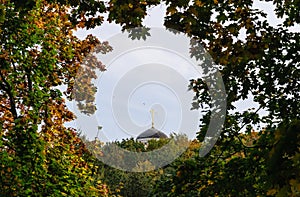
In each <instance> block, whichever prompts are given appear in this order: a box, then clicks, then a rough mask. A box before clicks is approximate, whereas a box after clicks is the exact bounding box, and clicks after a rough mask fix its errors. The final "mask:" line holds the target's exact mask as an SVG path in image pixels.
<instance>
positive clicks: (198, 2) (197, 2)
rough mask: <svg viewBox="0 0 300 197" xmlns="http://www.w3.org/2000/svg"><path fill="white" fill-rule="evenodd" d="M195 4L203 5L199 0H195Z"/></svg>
mask: <svg viewBox="0 0 300 197" xmlns="http://www.w3.org/2000/svg"><path fill="white" fill-rule="evenodd" d="M195 5H196V6H199V7H202V6H204V3H203V2H201V1H200V0H196V1H195Z"/></svg>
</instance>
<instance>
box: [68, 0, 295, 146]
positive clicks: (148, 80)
mask: <svg viewBox="0 0 300 197" xmlns="http://www.w3.org/2000/svg"><path fill="white" fill-rule="evenodd" d="M253 7H255V8H259V9H263V10H264V11H265V12H266V13H267V14H268V15H267V17H268V21H269V22H270V24H271V25H274V26H276V25H277V24H280V23H282V22H283V20H282V19H277V18H276V17H275V14H274V12H273V10H274V6H273V5H272V3H270V2H264V3H262V2H259V1H255V3H254V6H253ZM149 11H150V12H149V14H148V16H146V18H145V20H144V24H145V25H146V26H147V27H150V28H154V27H157V28H164V27H163V20H164V13H165V6H164V5H159V6H156V7H154V8H151V9H150V10H149ZM298 28H299V27H293V28H291V29H290V30H291V31H297V29H298ZM75 34H76V35H77V36H78V37H79V38H84V37H86V36H87V35H88V34H93V35H95V36H97V37H98V38H99V39H100V40H101V41H106V40H108V41H109V43H112V44H113V45H114V44H115V46H113V48H115V49H116V50H117V47H119V46H120V42H121V43H122V45H124V46H127V47H128V46H129V48H126V47H123V49H122V47H121V49H119V50H121V51H119V53H118V54H119V55H118V56H117V57H114V56H113V55H108V57H102V56H101V57H99V59H101V60H102V58H106V59H108V61H107V63H108V64H109V66H108V67H107V71H105V72H103V73H99V80H97V82H96V85H97V87H98V92H97V94H96V106H97V112H96V113H95V115H93V116H90V117H88V116H85V115H82V114H80V113H79V112H78V111H77V110H76V106H75V103H70V102H69V103H67V105H68V106H69V107H70V108H71V110H72V109H73V110H74V111H75V112H76V115H77V117H78V119H77V120H76V121H75V122H71V123H69V124H67V125H68V126H75V128H77V129H79V130H81V131H82V133H83V134H84V135H86V136H87V137H88V138H89V139H94V138H95V137H96V136H97V137H98V138H100V140H102V141H115V140H121V139H123V138H130V137H133V138H136V137H137V136H138V134H140V133H141V132H143V131H144V130H146V129H148V128H150V127H151V122H152V119H151V113H150V110H151V109H153V110H154V125H155V127H156V128H157V129H159V130H161V131H163V132H164V133H166V134H167V135H169V134H170V133H172V132H175V133H178V132H179V131H180V132H183V133H185V134H187V135H188V136H189V138H195V136H196V131H197V130H198V125H199V123H200V122H199V119H200V117H201V113H199V111H190V110H189V108H190V107H191V102H190V101H192V98H193V94H192V92H190V91H187V85H188V81H189V79H191V78H194V77H199V75H201V73H199V71H198V70H197V69H195V67H194V65H192V64H193V63H192V62H191V61H189V60H188V59H186V58H185V57H184V56H182V55H180V54H176V53H174V50H172V49H170V50H168V48H167V49H166V48H164V49H163V48H159V47H152V48H151V47H150V48H149V47H148V48H143V47H140V48H137V49H134V50H132V46H131V45H130V44H128V45H127V41H124V40H126V38H123V37H122V36H121V35H120V34H121V28H120V26H119V25H116V24H114V23H108V22H105V23H104V24H103V25H102V26H100V27H97V28H95V29H93V30H89V31H86V30H78V31H77V32H76V33H75ZM154 37H155V36H154ZM240 39H243V35H241V37H240ZM120 40H121V41H120ZM178 40H180V39H178ZM178 40H177V39H173V41H172V43H171V44H170V45H172V46H173V45H174V47H176V43H175V41H176V42H178ZM114 42H115V43H114ZM128 42H129V41H128ZM161 42H162V43H163V42H165V41H164V40H161ZM183 42H184V41H183ZM144 44H145V43H144ZM146 44H147V43H146ZM158 45H159V44H158ZM130 47H131V48H130ZM187 47H188V46H187ZM133 48H134V47H133ZM129 49H130V50H129ZM122 50H123V51H122ZM120 54H121V55H120ZM112 59H113V60H112ZM251 100H252V96H251V95H250V96H249V98H248V99H247V100H244V101H240V102H238V103H236V107H237V109H236V111H243V110H247V109H248V108H252V107H254V108H257V107H258V105H257V104H255V103H253V102H252V101H251ZM188 111H189V112H188ZM260 114H261V115H263V114H266V112H264V111H261V112H260ZM98 126H101V127H102V129H101V131H99V132H98V129H97V128H98Z"/></svg>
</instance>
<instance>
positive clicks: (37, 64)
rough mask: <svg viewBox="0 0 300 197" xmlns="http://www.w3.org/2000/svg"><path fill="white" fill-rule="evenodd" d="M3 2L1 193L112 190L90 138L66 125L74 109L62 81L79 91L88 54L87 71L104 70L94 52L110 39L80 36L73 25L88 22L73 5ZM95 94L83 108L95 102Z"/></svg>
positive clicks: (104, 192)
mask: <svg viewBox="0 0 300 197" xmlns="http://www.w3.org/2000/svg"><path fill="white" fill-rule="evenodd" d="M22 3H24V4H22ZM29 4H30V6H29ZM79 9H81V8H80V7H79ZM1 10H2V12H1V17H2V18H1V23H0V25H1V31H0V39H1V49H0V50H1V51H0V62H1V70H0V109H1V112H0V122H1V124H0V125H1V127H0V136H1V139H0V151H1V152H0V155H1V160H0V162H1V164H0V173H1V178H0V182H1V184H0V185H1V187H0V194H1V196H94V195H107V189H106V188H105V187H106V186H105V185H104V184H102V183H101V181H98V182H96V181H94V179H93V171H94V170H95V169H93V168H94V167H93V166H92V163H93V162H91V161H92V159H91V156H89V153H88V152H87V150H86V149H85V146H84V144H83V143H82V142H81V140H80V139H79V137H78V136H77V134H76V132H75V130H73V129H71V128H66V127H65V126H64V123H65V122H68V121H70V120H73V119H74V115H73V113H72V112H70V111H69V110H68V109H67V107H66V105H65V100H64V99H63V95H62V93H61V91H60V90H59V89H58V87H59V86H61V85H66V86H67V87H68V89H67V90H66V91H65V94H66V95H67V96H68V97H69V98H71V97H72V88H73V86H74V78H75V77H76V76H77V74H78V73H77V72H78V70H79V66H80V64H84V63H86V62H88V65H89V67H85V68H83V69H84V70H83V71H84V72H89V73H93V72H95V70H96V69H100V70H104V67H103V65H102V64H101V63H100V62H98V61H96V58H95V57H94V58H93V56H91V55H90V56H88V55H87V54H90V52H91V51H93V50H95V51H98V52H99V51H102V52H106V51H109V50H110V47H109V46H108V44H107V43H100V41H99V40H98V39H96V38H95V37H93V36H88V37H87V38H86V39H85V40H79V39H78V38H76V37H75V36H74V35H73V31H74V30H75V29H76V28H77V27H80V26H82V23H75V24H72V21H71V20H70V17H71V15H70V14H69V12H68V6H67V5H61V4H58V3H49V2H46V1H42V0H41V1H26V2H23V1H22V2H21V1H3V2H2V5H1ZM95 46H98V48H97V47H95ZM86 56H87V58H86V59H84V57H86ZM83 60H84V61H85V62H84V61H83ZM82 74H83V75H84V74H85V73H81V75H82ZM78 76H79V77H80V73H79V75H78ZM86 80H91V78H86ZM85 84H86V85H87V86H86V88H87V90H88V91H89V90H90V91H94V88H93V86H92V85H91V84H88V83H85ZM77 98H78V97H77ZM85 100H88V101H89V102H93V99H91V98H81V100H78V103H79V104H81V103H80V102H82V101H85ZM89 102H86V105H85V106H83V107H82V110H86V111H89V110H90V111H93V110H94V109H93V108H89ZM81 106H82V105H81Z"/></svg>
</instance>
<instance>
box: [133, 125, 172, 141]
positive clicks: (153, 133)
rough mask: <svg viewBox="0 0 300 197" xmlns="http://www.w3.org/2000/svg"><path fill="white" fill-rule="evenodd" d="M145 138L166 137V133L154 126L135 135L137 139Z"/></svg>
mask: <svg viewBox="0 0 300 197" xmlns="http://www.w3.org/2000/svg"><path fill="white" fill-rule="evenodd" d="M145 138H168V136H167V135H166V134H164V133H163V132H161V131H159V130H157V129H155V128H154V127H152V128H150V129H147V130H146V131H144V132H143V133H141V134H140V135H138V136H137V138H136V139H137V140H139V139H145Z"/></svg>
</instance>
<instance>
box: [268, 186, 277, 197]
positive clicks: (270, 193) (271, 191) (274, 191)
mask: <svg viewBox="0 0 300 197" xmlns="http://www.w3.org/2000/svg"><path fill="white" fill-rule="evenodd" d="M276 193H277V190H276V189H274V188H273V189H270V190H269V191H268V192H267V195H268V196H273V195H274V194H276Z"/></svg>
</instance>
